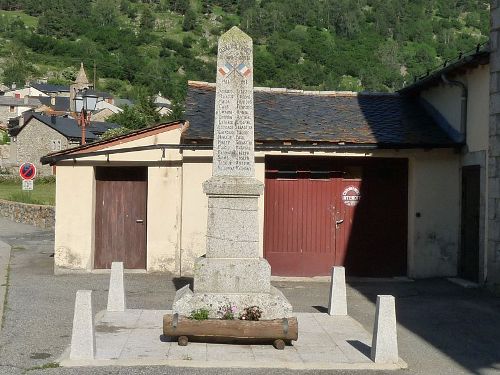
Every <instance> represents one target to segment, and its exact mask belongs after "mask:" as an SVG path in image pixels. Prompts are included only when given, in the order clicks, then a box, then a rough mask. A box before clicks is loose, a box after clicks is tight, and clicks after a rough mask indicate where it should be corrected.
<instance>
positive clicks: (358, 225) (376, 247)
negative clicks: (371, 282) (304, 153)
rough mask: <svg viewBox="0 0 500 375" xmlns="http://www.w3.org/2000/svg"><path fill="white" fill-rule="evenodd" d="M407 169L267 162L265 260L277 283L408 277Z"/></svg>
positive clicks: (384, 162)
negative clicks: (335, 271)
mask: <svg viewBox="0 0 500 375" xmlns="http://www.w3.org/2000/svg"><path fill="white" fill-rule="evenodd" d="M406 223H407V162H406V160H404V159H403V160H401V159H347V158H345V159H344V158H343V159H339V158H295V157H287V158H275V157H268V158H266V190H265V229H264V253H265V257H266V259H267V260H268V261H269V263H270V264H271V267H272V273H273V274H274V275H282V276H317V275H328V274H329V272H330V269H331V267H332V266H333V265H343V266H345V267H346V272H347V274H349V275H358V276H395V275H404V274H406V242H407V224H406Z"/></svg>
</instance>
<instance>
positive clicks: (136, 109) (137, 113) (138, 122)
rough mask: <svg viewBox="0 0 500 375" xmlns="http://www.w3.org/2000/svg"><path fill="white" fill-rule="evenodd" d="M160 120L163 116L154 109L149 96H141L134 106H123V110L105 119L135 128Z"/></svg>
mask: <svg viewBox="0 0 500 375" xmlns="http://www.w3.org/2000/svg"><path fill="white" fill-rule="evenodd" d="M161 120H165V118H164V117H163V116H161V115H160V114H159V113H158V112H157V111H156V107H155V105H154V103H153V99H152V98H151V97H150V96H141V97H140V98H139V101H138V103H137V104H136V105H135V106H133V107H129V106H125V108H123V112H120V113H115V114H114V115H112V116H110V117H109V118H108V120H107V121H108V122H114V123H117V124H119V125H121V126H122V127H125V128H127V129H132V130H135V129H142V128H146V127H148V126H152V125H154V124H156V123H158V122H160V121H161Z"/></svg>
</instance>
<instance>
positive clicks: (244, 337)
mask: <svg viewBox="0 0 500 375" xmlns="http://www.w3.org/2000/svg"><path fill="white" fill-rule="evenodd" d="M163 335H164V336H169V337H174V338H177V342H178V344H179V345H180V346H186V345H187V344H188V342H189V340H193V339H195V340H196V341H216V342H225V341H226V342H227V341H238V342H269V343H272V344H273V345H274V347H275V348H276V349H279V350H283V349H284V348H285V345H286V344H291V341H292V340H294V341H296V340H297V339H298V337H299V324H298V322H297V318H295V317H292V318H283V319H274V320H257V321H250V320H221V319H206V320H194V319H190V318H188V317H185V316H179V315H178V314H165V315H163Z"/></svg>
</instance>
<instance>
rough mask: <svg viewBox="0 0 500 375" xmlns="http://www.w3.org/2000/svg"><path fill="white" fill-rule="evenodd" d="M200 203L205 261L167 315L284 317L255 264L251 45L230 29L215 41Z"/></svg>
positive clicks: (284, 307)
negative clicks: (208, 156)
mask: <svg viewBox="0 0 500 375" xmlns="http://www.w3.org/2000/svg"><path fill="white" fill-rule="evenodd" d="M203 190H204V192H205V194H207V196H208V223H207V224H208V225H207V242H206V244H207V247H206V255H205V256H203V257H200V258H198V259H197V260H196V262H195V266H194V293H193V291H191V290H190V289H189V285H186V286H185V287H183V288H182V289H180V290H178V291H177V294H176V296H175V301H174V304H173V311H174V313H179V314H180V315H189V314H190V313H191V312H192V311H193V310H196V309H200V308H205V309H208V310H209V311H210V317H212V318H215V317H217V311H218V310H219V309H220V308H221V307H223V306H226V305H228V304H232V305H235V306H236V307H237V309H238V311H243V309H244V308H246V307H250V306H258V307H260V308H261V309H262V319H278V318H286V317H289V316H290V315H291V313H292V306H291V305H290V303H289V302H288V300H287V299H286V298H285V296H284V295H283V294H282V293H281V292H280V291H279V290H278V289H276V288H274V287H273V286H271V266H270V265H269V263H268V262H267V260H265V259H263V258H261V257H260V256H259V222H258V198H259V196H260V195H261V194H262V192H263V184H262V183H261V182H260V181H258V180H257V179H255V158H254V107H253V53H252V39H251V38H250V37H249V36H248V35H246V34H245V33H244V32H242V31H241V30H240V29H238V28H237V27H233V28H231V29H230V30H229V31H227V32H226V33H225V34H223V35H222V36H221V37H220V39H219V47H218V57H217V80H216V97H215V123H214V140H213V169H212V177H211V178H210V179H208V180H207V181H205V182H204V183H203Z"/></svg>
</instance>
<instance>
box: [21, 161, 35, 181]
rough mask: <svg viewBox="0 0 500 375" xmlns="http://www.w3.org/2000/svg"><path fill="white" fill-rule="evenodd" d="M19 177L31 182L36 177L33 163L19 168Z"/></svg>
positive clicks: (24, 164)
mask: <svg viewBox="0 0 500 375" xmlns="http://www.w3.org/2000/svg"><path fill="white" fill-rule="evenodd" d="M19 176H21V178H22V179H23V180H33V179H34V178H35V176H36V167H35V164H33V163H23V164H21V166H20V167H19Z"/></svg>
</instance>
